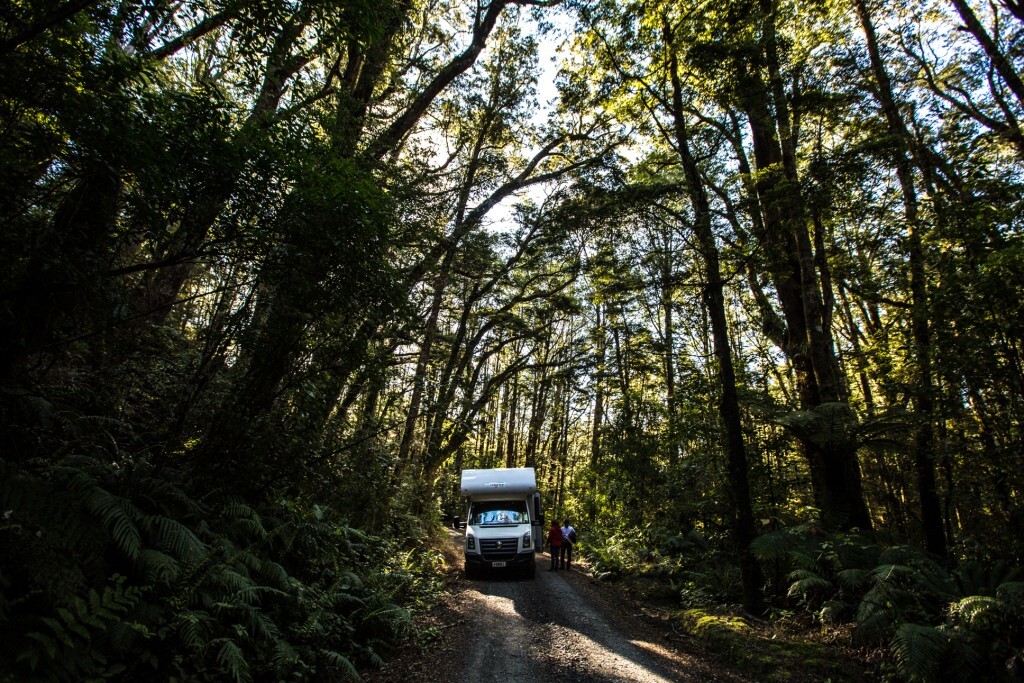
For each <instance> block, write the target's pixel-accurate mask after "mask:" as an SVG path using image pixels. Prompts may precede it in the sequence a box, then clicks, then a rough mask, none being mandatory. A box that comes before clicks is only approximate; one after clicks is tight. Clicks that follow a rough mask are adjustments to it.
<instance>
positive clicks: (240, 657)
mask: <svg viewBox="0 0 1024 683" xmlns="http://www.w3.org/2000/svg"><path fill="white" fill-rule="evenodd" d="M217 645H219V646H220V647H219V648H218V650H217V664H218V665H220V667H221V669H222V670H225V671H227V672H228V673H229V674H230V675H231V679H232V680H234V681H235V683H248V681H250V680H252V678H251V676H250V674H249V662H248V661H246V658H245V653H244V652H242V648H240V647H238V645H236V644H235V641H233V640H231V639H230V638H218V639H216V640H213V641H211V642H210V646H211V647H214V646H217Z"/></svg>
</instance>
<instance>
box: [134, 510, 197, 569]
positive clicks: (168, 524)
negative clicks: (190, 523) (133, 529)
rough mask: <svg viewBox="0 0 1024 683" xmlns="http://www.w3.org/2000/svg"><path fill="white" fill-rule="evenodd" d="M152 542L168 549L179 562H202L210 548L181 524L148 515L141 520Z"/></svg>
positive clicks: (165, 518)
mask: <svg viewBox="0 0 1024 683" xmlns="http://www.w3.org/2000/svg"><path fill="white" fill-rule="evenodd" d="M139 525H140V526H141V527H142V528H143V529H144V530H145V531H146V534H147V536H149V538H150V540H151V542H152V543H153V544H154V545H156V546H158V547H160V548H166V549H168V550H170V551H171V553H172V554H173V555H174V556H175V557H176V558H177V559H179V560H182V561H184V562H189V563H196V562H198V561H200V560H201V559H202V557H203V555H205V554H206V552H207V551H208V548H207V546H206V544H205V543H203V542H202V541H201V540H199V537H198V536H196V535H195V533H193V532H192V530H191V529H189V528H188V527H187V526H185V525H184V524H182V523H181V522H179V521H177V520H175V519H171V518H170V517H165V516H163V515H146V516H144V517H142V518H141V519H140V520H139Z"/></svg>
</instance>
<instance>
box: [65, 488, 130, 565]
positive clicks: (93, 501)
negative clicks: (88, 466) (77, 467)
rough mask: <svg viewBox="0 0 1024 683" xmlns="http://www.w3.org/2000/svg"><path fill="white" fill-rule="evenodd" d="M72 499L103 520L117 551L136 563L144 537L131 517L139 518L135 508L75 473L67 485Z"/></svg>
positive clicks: (101, 521)
mask: <svg viewBox="0 0 1024 683" xmlns="http://www.w3.org/2000/svg"><path fill="white" fill-rule="evenodd" d="M68 489H69V491H70V492H71V495H72V496H73V497H74V498H75V499H76V500H77V501H78V502H79V503H80V504H81V505H82V507H83V508H85V510H86V511H87V512H88V513H89V514H91V515H93V516H94V517H96V518H98V519H99V520H100V523H101V524H102V525H103V527H104V528H105V529H107V531H109V532H110V534H111V536H113V538H114V542H115V543H116V544H117V547H118V549H119V550H120V551H121V552H122V553H124V554H125V556H127V557H128V559H130V560H133V561H134V560H136V559H137V558H138V556H139V552H140V551H141V550H142V537H141V536H140V534H139V530H138V528H137V527H136V526H135V523H134V521H133V520H132V517H133V516H135V515H137V511H136V510H135V508H134V506H133V505H132V504H131V503H129V502H128V501H127V500H125V499H124V498H121V497H119V496H115V495H114V494H112V493H110V492H109V491H107V490H106V489H104V488H102V487H101V486H100V485H99V484H98V483H97V482H96V480H95V479H93V478H92V477H90V476H89V475H87V474H85V473H84V472H75V473H74V474H72V475H71V479H70V481H69V482H68Z"/></svg>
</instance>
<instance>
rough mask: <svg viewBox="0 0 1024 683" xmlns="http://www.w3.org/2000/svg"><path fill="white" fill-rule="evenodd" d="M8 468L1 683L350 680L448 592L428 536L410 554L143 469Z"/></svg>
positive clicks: (1, 532) (335, 523)
mask: <svg viewBox="0 0 1024 683" xmlns="http://www.w3.org/2000/svg"><path fill="white" fill-rule="evenodd" d="M0 467H2V468H3V469H2V471H0V504H2V522H0V558H3V560H2V562H0V641H2V642H3V643H5V646H4V647H3V648H2V649H0V671H2V672H3V673H2V674H0V681H4V682H14V681H19V682H21V681H52V680H75V681H98V680H166V681H176V680H177V681H185V680H188V681H229V680H230V681H239V682H241V681H250V680H296V681H298V680H315V681H330V680H348V679H352V678H357V677H358V672H359V671H360V670H365V669H366V668H369V667H373V666H375V665H377V664H379V663H380V661H381V658H382V657H383V656H386V654H387V653H388V651H389V647H390V646H391V645H392V644H393V643H395V642H397V641H398V640H399V639H400V638H401V637H402V636H404V635H405V634H406V632H407V631H408V629H409V628H410V627H411V626H410V625H411V623H412V622H411V617H410V609H415V608H416V606H417V605H423V604H425V603H428V602H429V601H430V600H431V599H432V596H433V595H434V594H436V592H437V590H438V586H437V584H436V581H437V578H436V577H437V575H438V574H439V570H438V565H439V563H440V561H441V560H440V557H439V556H438V554H437V553H436V551H431V550H429V549H428V544H427V542H426V541H427V539H426V531H425V529H426V528H427V527H425V526H423V525H422V524H420V525H418V528H419V534H418V540H417V534H410V535H409V536H408V538H411V539H413V540H407V541H405V542H404V543H399V542H398V541H395V540H389V539H387V538H385V537H383V536H371V535H368V534H366V533H364V532H362V531H360V530H359V529H356V528H352V527H350V526H347V525H346V524H345V523H344V522H343V521H342V520H341V519H340V518H339V517H338V515H337V514H336V513H335V512H333V511H332V510H331V509H330V508H328V507H324V506H321V505H318V504H316V503H315V502H312V501H308V500H294V499H288V498H284V497H282V498H278V499H276V500H272V501H271V502H268V503H267V504H265V505H263V506H261V507H259V508H257V507H254V506H252V505H249V504H246V503H245V502H244V501H243V500H242V499H240V498H239V499H236V498H232V497H230V496H226V495H223V494H222V495H219V496H213V495H207V496H198V495H197V494H196V492H195V491H192V490H190V489H189V487H188V485H187V482H186V481H185V479H184V477H183V476H182V475H181V474H180V473H178V472H175V471H171V470H166V469H165V470H163V471H160V472H157V471H155V470H154V469H153V468H151V467H149V466H147V465H145V464H139V463H135V464H132V465H131V466H127V467H117V466H114V465H112V464H107V463H101V462H99V461H97V460H92V459H87V458H83V457H79V458H65V459H63V460H61V461H60V462H57V463H30V464H26V465H23V466H17V465H14V464H11V463H2V464H0ZM396 514H397V513H396ZM410 519H414V518H410ZM406 521H407V522H408V521H409V520H406Z"/></svg>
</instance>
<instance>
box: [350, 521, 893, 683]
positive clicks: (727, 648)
mask: <svg viewBox="0 0 1024 683" xmlns="http://www.w3.org/2000/svg"><path fill="white" fill-rule="evenodd" d="M448 536H449V539H448V541H447V542H446V543H445V544H444V552H445V559H446V567H447V569H446V571H447V581H448V591H447V593H446V594H445V596H444V597H443V599H442V600H441V601H440V602H439V603H438V605H437V606H436V607H435V608H434V609H433V610H431V611H430V612H429V613H426V614H423V615H421V616H420V617H419V624H418V626H419V628H418V629H417V633H418V634H419V637H418V639H417V640H416V641H414V642H410V643H407V644H406V646H405V648H404V649H403V650H402V651H401V652H400V653H399V654H398V656H396V657H394V658H393V659H392V660H391V661H389V662H388V663H387V664H386V665H385V666H384V668H383V669H381V670H379V671H374V672H370V673H368V674H367V675H366V680H367V681H370V682H372V683H378V682H384V681H388V682H390V681H396V682H398V681H401V682H405V681H410V682H412V681H431V682H435V683H440V682H442V681H444V682H448V681H451V682H458V681H466V682H469V681H474V682H475V681H519V680H546V679H547V680H558V681H560V682H565V683H576V682H583V681H587V682H597V681H616V682H626V681H637V682H641V681H642V682H644V683H647V682H652V683H656V682H664V681H721V682H723V683H737V682H748V681H757V682H761V681H779V682H781V681H787V682H792V683H810V682H811V681H815V682H819V681H832V682H833V683H839V682H840V681H868V680H873V679H874V678H875V676H874V675H872V674H871V673H869V672H870V671H871V670H872V669H874V668H875V666H872V665H871V663H870V662H867V661H865V660H864V659H863V658H862V657H860V656H859V653H857V652H855V651H853V650H852V649H851V648H849V647H848V646H846V645H844V642H848V640H849V638H848V636H844V634H842V633H841V632H832V633H831V634H822V633H819V632H817V631H815V630H809V629H807V628H804V627H798V626H794V625H786V624H777V623H776V624H768V623H765V622H759V621H756V620H750V619H742V618H741V617H739V616H738V615H735V614H728V613H725V612H716V613H711V612H706V611H696V610H683V609H682V608H681V607H680V606H679V605H678V604H675V605H672V604H671V603H670V602H669V601H667V600H665V599H664V596H662V597H661V598H659V597H658V591H657V589H656V588H655V587H654V586H652V585H651V584H650V583H649V582H646V583H645V582H642V581H628V580H624V581H620V582H615V583H606V582H599V581H597V580H595V579H594V578H592V577H591V576H590V575H589V574H588V573H587V568H586V566H580V565H574V567H573V569H572V571H557V572H549V571H547V567H548V555H547V554H546V553H544V554H540V555H538V556H537V562H538V564H537V577H536V579H533V580H529V579H521V578H518V577H504V576H498V575H493V576H488V577H486V578H485V579H479V580H467V579H466V578H465V577H464V576H463V574H462V571H461V570H462V550H461V549H462V538H463V536H462V534H461V533H458V532H455V531H449V532H448Z"/></svg>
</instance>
